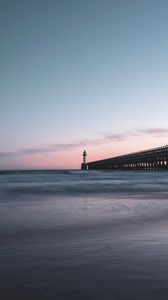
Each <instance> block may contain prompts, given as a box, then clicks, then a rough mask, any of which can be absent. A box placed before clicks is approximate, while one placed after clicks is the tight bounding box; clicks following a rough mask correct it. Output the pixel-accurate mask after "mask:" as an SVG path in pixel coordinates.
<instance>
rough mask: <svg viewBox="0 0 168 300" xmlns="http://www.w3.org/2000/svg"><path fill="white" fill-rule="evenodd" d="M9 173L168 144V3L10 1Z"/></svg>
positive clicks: (3, 91) (6, 32)
mask: <svg viewBox="0 0 168 300" xmlns="http://www.w3.org/2000/svg"><path fill="white" fill-rule="evenodd" d="M0 34H1V43H0V169H36V168H38V169H43V168H79V167H80V163H81V155H82V152H83V150H84V149H86V151H87V153H88V161H92V160H95V159H101V158H106V157H111V156H116V155H120V154H125V153H127V152H133V151H137V150H141V149H142V150H143V149H146V148H152V147H157V146H161V145H165V144H168V121H167V120H168V117H167V115H168V1H167V0H159V1H158V0H85V1H83V0H28V1H27V0H14V1H13V0H0Z"/></svg>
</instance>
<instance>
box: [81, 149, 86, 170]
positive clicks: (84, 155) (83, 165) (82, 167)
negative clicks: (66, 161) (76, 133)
mask: <svg viewBox="0 0 168 300" xmlns="http://www.w3.org/2000/svg"><path fill="white" fill-rule="evenodd" d="M86 156H87V154H86V151H85V150H84V151H83V163H82V164H81V170H87V164H86Z"/></svg>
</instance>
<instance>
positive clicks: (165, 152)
mask: <svg viewBox="0 0 168 300" xmlns="http://www.w3.org/2000/svg"><path fill="white" fill-rule="evenodd" d="M84 155H85V156H84V158H86V151H85V152H84ZM81 169H82V170H158V169H167V170H168V145H166V146H163V147H158V148H154V149H148V150H144V151H139V152H134V153H130V154H126V155H121V156H116V157H112V158H108V159H102V160H97V161H93V162H88V163H86V159H84V161H83V163H82V165H81Z"/></svg>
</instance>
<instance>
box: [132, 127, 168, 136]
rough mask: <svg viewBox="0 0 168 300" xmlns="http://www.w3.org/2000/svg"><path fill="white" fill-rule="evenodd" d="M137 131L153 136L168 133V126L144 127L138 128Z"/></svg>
mask: <svg viewBox="0 0 168 300" xmlns="http://www.w3.org/2000/svg"><path fill="white" fill-rule="evenodd" d="M137 132H139V133H145V134H149V135H151V134H152V135H154V136H164V135H165V134H168V128H145V129H138V130H137Z"/></svg>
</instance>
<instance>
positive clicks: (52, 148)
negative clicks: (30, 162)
mask: <svg viewBox="0 0 168 300" xmlns="http://www.w3.org/2000/svg"><path fill="white" fill-rule="evenodd" d="M124 139H125V135H124V134H111V135H105V136H104V137H102V138H97V139H92V140H91V139H90V140H87V139H86V140H78V141H74V142H72V143H64V144H60V143H58V144H57V143H54V144H50V145H47V146H45V147H33V148H23V149H19V150H17V151H15V152H0V158H12V157H14V156H20V155H36V154H45V153H52V152H58V151H69V150H71V149H75V148H78V147H86V146H92V145H95V146H97V145H102V144H106V143H110V142H112V141H115V142H120V141H123V140H124Z"/></svg>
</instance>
